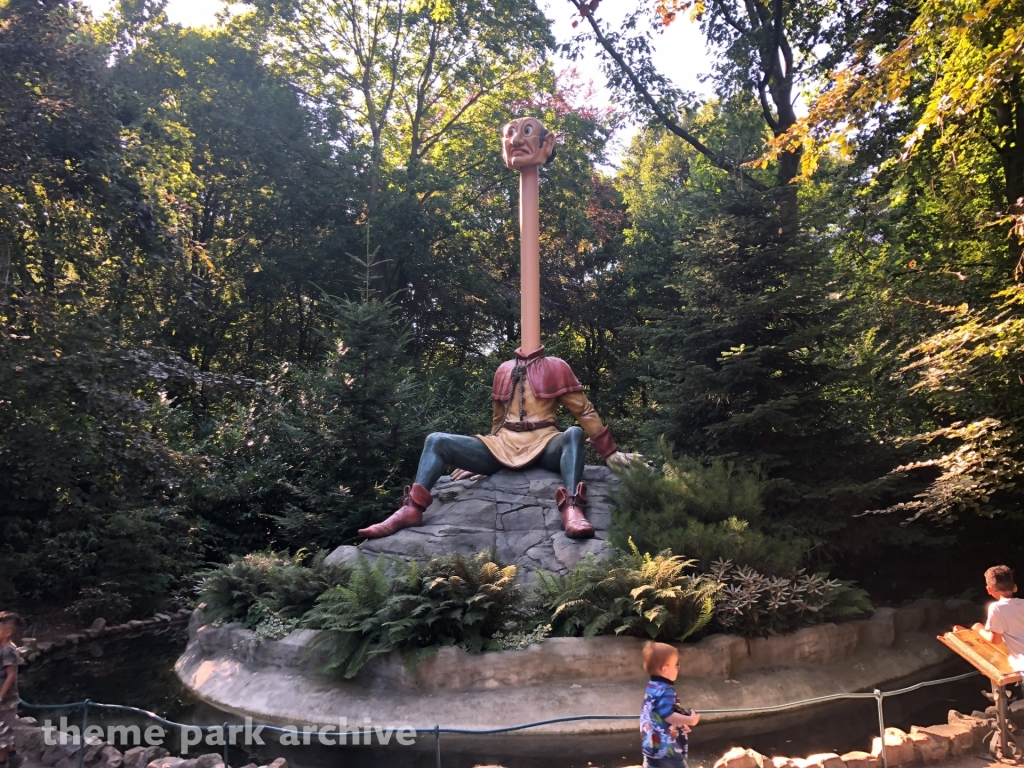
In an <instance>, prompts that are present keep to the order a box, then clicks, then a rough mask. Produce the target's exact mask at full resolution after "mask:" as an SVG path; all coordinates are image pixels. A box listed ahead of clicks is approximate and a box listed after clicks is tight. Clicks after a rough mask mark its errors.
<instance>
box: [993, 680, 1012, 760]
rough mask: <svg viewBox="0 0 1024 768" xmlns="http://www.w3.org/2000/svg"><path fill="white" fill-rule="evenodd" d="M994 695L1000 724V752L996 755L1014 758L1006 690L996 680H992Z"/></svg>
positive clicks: (997, 721)
mask: <svg viewBox="0 0 1024 768" xmlns="http://www.w3.org/2000/svg"><path fill="white" fill-rule="evenodd" d="M992 695H993V696H995V697H996V724H997V725H998V726H999V754H998V755H994V757H1000V758H1004V759H1005V758H1012V757H1013V750H1012V749H1010V728H1009V726H1007V724H1006V691H1004V690H1003V686H1001V685H999V683H997V682H996V681H995V680H993V681H992Z"/></svg>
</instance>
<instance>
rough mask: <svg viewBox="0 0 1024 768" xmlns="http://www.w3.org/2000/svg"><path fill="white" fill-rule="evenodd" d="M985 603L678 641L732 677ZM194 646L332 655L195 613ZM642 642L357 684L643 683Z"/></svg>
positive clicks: (695, 670)
mask: <svg viewBox="0 0 1024 768" xmlns="http://www.w3.org/2000/svg"><path fill="white" fill-rule="evenodd" d="M982 613H983V611H982V608H981V607H980V606H978V605H975V604H974V603H971V602H969V601H967V600H947V601H941V600H918V601H916V602H915V603H913V604H911V605H909V606H905V607H902V608H878V609H876V610H875V612H874V614H873V615H872V617H871V618H870V619H865V620H861V621H850V622H847V623H844V624H819V625H816V626H812V627H805V628H804V629H800V630H798V631H797V632H794V633H792V634H789V635H779V636H775V637H767V638H754V639H746V638H742V637H736V636H733V635H711V636H709V637H706V638H704V639H703V640H701V641H700V642H698V643H686V644H681V645H678V646H677V647H678V648H679V666H680V674H681V676H684V677H689V678H704V679H710V680H728V679H732V678H733V677H735V676H737V675H739V674H742V673H745V672H750V671H752V670H759V669H768V668H774V667H793V666H798V665H805V664H833V663H835V662H839V661H843V660H845V659H847V658H849V657H850V656H852V655H853V654H854V652H856V651H857V650H858V649H865V648H866V649H871V648H889V647H891V646H892V645H893V643H894V642H895V640H896V638H897V637H899V636H900V635H903V634H906V633H911V632H918V631H921V630H923V629H927V628H932V627H933V628H936V629H938V628H943V629H948V627H949V626H951V625H952V624H954V623H960V624H967V625H969V624H971V623H973V622H974V621H976V620H978V619H980V618H981V616H982ZM189 634H190V643H189V644H190V647H192V645H193V644H195V643H198V646H199V648H200V649H201V652H202V655H203V656H204V657H206V658H210V657H218V656H219V657H225V656H226V657H229V658H233V659H235V660H237V661H239V662H242V663H243V664H245V665H247V666H251V667H278V668H284V669H294V670H296V671H298V672H301V673H309V672H313V671H315V670H316V669H317V668H319V667H321V666H323V664H324V663H325V662H326V661H327V654H326V650H325V649H323V648H316V647H315V646H314V645H312V643H313V640H314V638H315V637H316V635H317V633H316V632H315V631H313V630H297V631H295V632H292V633H291V634H289V635H288V636H287V637H285V638H283V639H281V640H264V641H263V642H260V643H257V642H256V641H255V639H254V635H253V632H252V631H251V630H247V629H243V628H242V627H241V626H240V625H239V624H225V625H223V626H214V625H205V626H203V625H202V618H201V616H200V615H199V614H198V612H197V613H196V614H194V615H193V618H192V621H191V622H190V626H189ZM643 644H644V640H642V639H640V638H634V637H614V636H608V637H594V638H586V639H584V638H548V639H547V640H545V641H544V642H543V643H540V644H538V645H532V646H530V647H529V648H527V649H525V650H521V651H504V652H500V653H494V652H490V653H483V654H473V653H467V652H465V651H463V650H461V649H459V648H441V649H439V650H438V651H437V652H436V653H434V654H432V655H430V656H429V657H427V658H426V659H424V660H423V661H421V662H420V663H419V664H418V665H417V667H416V669H415V670H414V671H413V672H409V670H408V669H407V668H406V666H405V664H404V663H403V661H402V659H401V657H400V656H399V655H398V654H397V653H393V654H391V655H390V656H388V657H384V658H378V659H373V660H371V662H370V663H368V664H367V665H366V667H365V668H364V669H363V670H362V671H361V672H360V673H359V675H358V676H357V677H356V680H355V682H356V683H358V684H361V685H364V686H367V687H373V688H385V689H393V690H403V689H406V690H417V691H424V692H432V691H463V690H464V691H470V690H487V689H493V688H499V687H500V688H505V687H508V686H527V685H535V684H538V683H552V682H559V681H566V682H570V681H576V680H580V679H585V680H586V681H587V682H588V683H600V682H620V681H630V680H640V679H642V678H643V677H644V674H643V669H642V667H641V666H640V664H639V663H638V659H639V658H640V653H641V648H642V646H643Z"/></svg>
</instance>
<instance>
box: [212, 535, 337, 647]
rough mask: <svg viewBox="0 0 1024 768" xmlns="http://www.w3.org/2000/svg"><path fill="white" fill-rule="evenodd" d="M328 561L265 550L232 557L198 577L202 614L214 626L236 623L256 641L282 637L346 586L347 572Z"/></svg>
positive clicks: (320, 556) (321, 554)
mask: <svg viewBox="0 0 1024 768" xmlns="http://www.w3.org/2000/svg"><path fill="white" fill-rule="evenodd" d="M326 555H327V552H326V551H321V552H318V553H317V554H316V555H315V556H313V557H312V559H310V557H309V553H308V552H306V551H305V550H299V552H298V553H296V554H295V555H288V554H286V553H283V552H273V551H269V550H268V551H266V552H254V553H253V554H251V555H246V556H245V557H234V558H232V560H231V562H230V563H228V564H226V565H220V566H218V567H216V568H213V569H211V570H208V571H205V572H203V573H201V574H200V579H201V580H200V583H199V600H200V602H201V603H202V605H203V612H204V613H205V615H206V616H207V617H209V618H210V619H212V620H213V621H240V622H242V623H243V625H244V626H245V627H246V628H248V629H253V630H256V633H257V636H258V637H282V636H284V635H285V634H287V633H288V632H290V631H291V630H292V629H294V628H295V626H296V625H297V623H298V620H299V619H300V618H301V617H302V616H303V614H305V613H306V612H307V611H308V610H309V609H310V608H312V607H313V605H314V603H315V602H316V599H317V598H318V597H320V595H322V594H323V593H324V592H326V591H327V590H328V589H330V588H331V587H332V586H334V585H335V584H340V583H343V582H345V581H347V580H348V569H347V568H346V567H345V566H331V565H326V564H325V563H324V558H325V557H326ZM307 560H309V563H308V565H307V564H306V563H305V561H307Z"/></svg>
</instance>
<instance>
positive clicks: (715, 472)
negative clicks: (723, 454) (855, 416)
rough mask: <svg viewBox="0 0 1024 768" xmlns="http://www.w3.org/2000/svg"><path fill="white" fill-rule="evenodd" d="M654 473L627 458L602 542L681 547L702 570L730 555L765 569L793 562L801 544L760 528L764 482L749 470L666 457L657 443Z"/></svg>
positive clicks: (783, 569)
mask: <svg viewBox="0 0 1024 768" xmlns="http://www.w3.org/2000/svg"><path fill="white" fill-rule="evenodd" d="M659 453H660V457H661V461H662V468H661V471H660V472H659V471H656V470H653V469H650V468H649V467H647V466H646V465H644V464H641V463H639V462H634V463H633V465H632V466H631V467H629V468H628V469H625V470H622V471H620V472H619V473H618V474H619V478H620V479H621V483H620V484H619V485H618V486H617V487H615V488H613V489H612V492H611V501H612V526H611V531H610V539H611V542H612V544H614V545H615V547H616V548H618V549H620V550H626V549H627V548H628V542H629V540H630V539H632V540H633V541H635V542H636V544H637V546H638V547H639V548H640V550H641V551H645V552H660V551H661V550H664V549H671V550H672V551H673V552H685V553H686V556H687V557H691V558H694V559H695V560H696V561H698V562H699V563H701V564H702V565H703V567H705V568H706V567H708V566H709V565H710V564H711V563H712V562H713V561H715V560H718V559H726V560H732V561H733V562H739V563H742V564H744V565H749V566H751V567H753V568H756V569H757V570H759V571H762V572H766V573H771V574H775V573H788V572H792V571H793V570H795V569H796V568H798V567H800V564H801V562H802V560H803V557H804V553H805V552H806V550H807V542H806V541H804V540H802V539H800V538H797V537H794V536H787V535H780V534H778V533H773V532H771V531H770V530H768V527H767V525H766V524H765V522H764V521H763V520H762V519H761V512H762V510H763V506H762V503H761V497H762V492H763V489H764V486H765V483H764V481H762V480H761V479H760V478H759V477H758V476H757V475H756V474H754V473H752V472H750V471H747V470H745V469H742V468H740V467H737V466H735V465H734V464H733V463H731V462H726V461H714V462H712V463H711V464H709V465H704V464H701V463H700V462H699V461H697V460H695V459H691V458H689V457H686V456H683V457H681V458H679V459H673V458H672V455H671V449H670V448H669V447H668V446H667V445H666V444H665V443H664V442H663V443H662V444H661V446H660V449H659Z"/></svg>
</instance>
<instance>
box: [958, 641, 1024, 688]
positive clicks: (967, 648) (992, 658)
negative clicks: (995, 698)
mask: <svg viewBox="0 0 1024 768" xmlns="http://www.w3.org/2000/svg"><path fill="white" fill-rule="evenodd" d="M939 642H940V643H942V644H943V645H945V646H946V647H947V648H949V649H950V650H952V651H953V652H954V653H956V654H957V655H959V656H962V657H963V658H965V659H967V661H969V662H970V663H971V665H972V666H973V667H974V668H975V669H977V670H978V671H979V672H981V674H983V675H984V676H985V677H987V678H988V679H989V680H992V681H993V682H994V683H995V684H996V685H1008V684H1010V683H1016V682H1020V679H1021V673H1020V672H1018V671H1017V670H1015V669H1014V668H1013V667H1012V666H1010V651H1009V649H1008V648H1007V647H1006V643H999V644H998V645H996V644H994V643H990V642H989V641H988V640H986V639H985V638H983V637H982V636H981V635H979V634H978V633H977V632H976V631H975V630H973V629H960V630H957V631H955V632H947V633H946V634H944V635H939Z"/></svg>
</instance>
